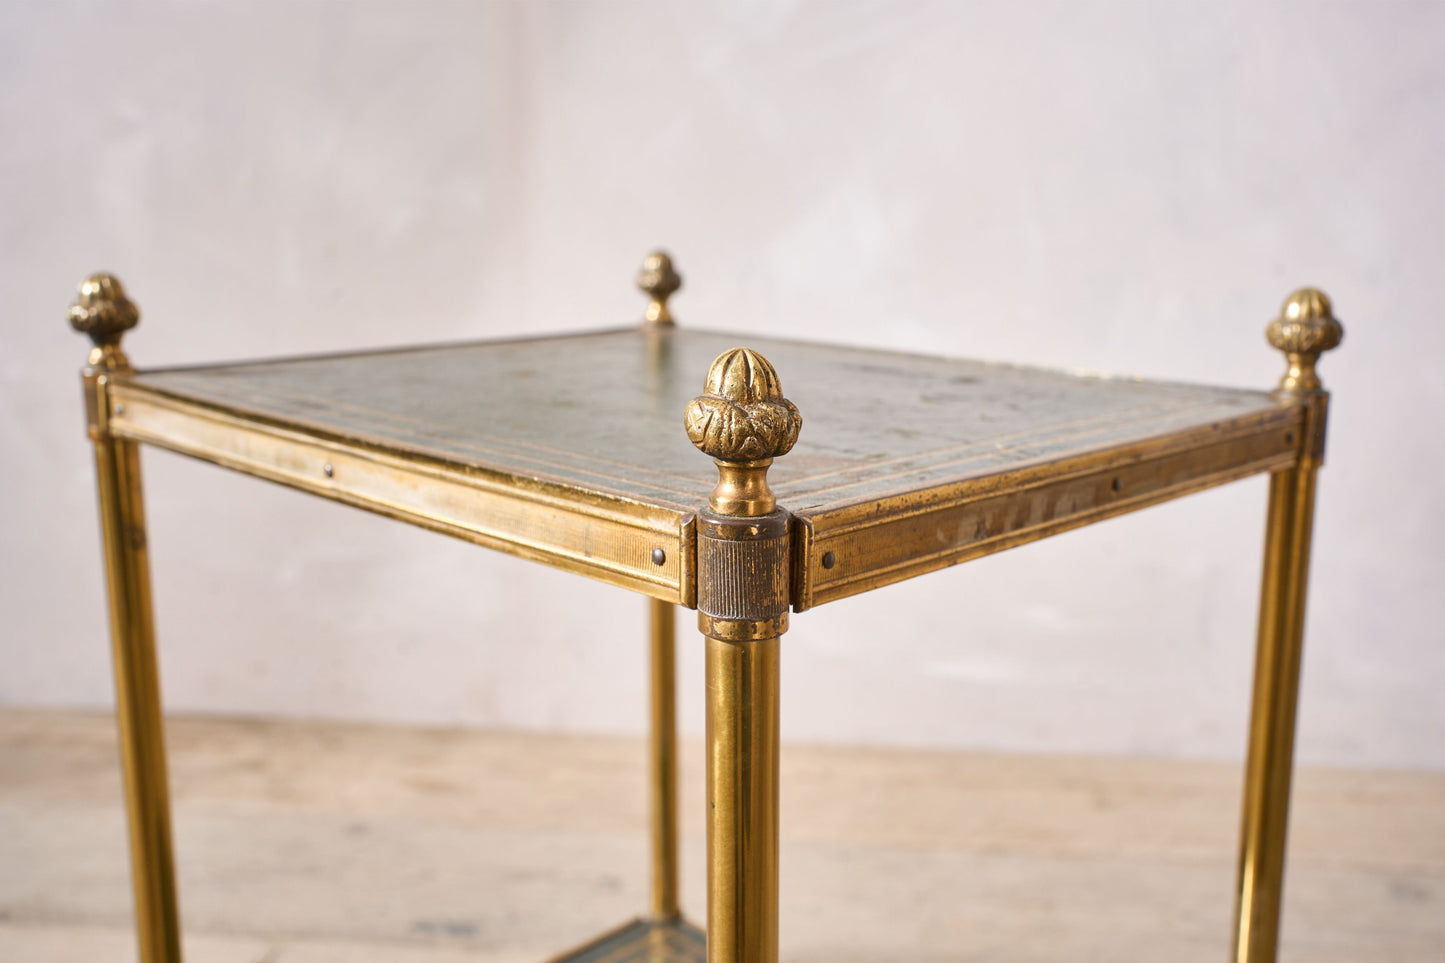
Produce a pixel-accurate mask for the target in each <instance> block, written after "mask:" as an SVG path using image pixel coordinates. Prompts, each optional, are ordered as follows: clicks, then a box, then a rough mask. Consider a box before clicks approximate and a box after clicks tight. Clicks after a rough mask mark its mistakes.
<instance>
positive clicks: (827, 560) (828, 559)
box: [823, 552, 838, 568]
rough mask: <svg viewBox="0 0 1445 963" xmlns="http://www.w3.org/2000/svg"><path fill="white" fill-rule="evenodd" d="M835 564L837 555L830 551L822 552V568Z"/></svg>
mask: <svg viewBox="0 0 1445 963" xmlns="http://www.w3.org/2000/svg"><path fill="white" fill-rule="evenodd" d="M837 564H838V556H836V555H834V554H833V553H832V552H824V553H823V567H824V568H832V567H833V566H834V565H837Z"/></svg>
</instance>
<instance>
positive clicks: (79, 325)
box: [69, 274, 140, 367]
mask: <svg viewBox="0 0 1445 963" xmlns="http://www.w3.org/2000/svg"><path fill="white" fill-rule="evenodd" d="M69 317H70V326H71V327H72V328H74V329H75V330H77V331H79V332H81V333H82V334H85V335H88V336H89V337H90V341H91V343H92V344H93V345H95V348H94V349H93V350H92V351H91V352H90V360H91V363H92V364H101V363H104V364H107V365H109V366H112V367H114V366H118V365H124V364H126V360H125V355H124V354H123V353H122V352H121V350H120V339H121V336H122V335H123V334H125V333H126V332H127V331H129V330H130V329H131V328H133V327H135V326H136V324H137V323H138V322H139V321H140V310H139V309H138V308H137V307H136V306H135V303H134V302H132V301H131V299H130V298H128V297H126V296H125V288H124V287H122V286H121V283H120V280H119V279H118V278H116V277H115V276H114V275H112V274H92V275H91V276H90V277H88V278H86V279H85V280H84V281H81V282H80V287H79V288H77V289H76V297H75V303H74V304H72V305H71V306H70V313H69Z"/></svg>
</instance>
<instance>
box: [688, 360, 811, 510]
mask: <svg viewBox="0 0 1445 963" xmlns="http://www.w3.org/2000/svg"><path fill="white" fill-rule="evenodd" d="M683 423H684V424H685V425H686V426H687V437H688V438H690V439H692V443H693V444H694V445H696V446H697V447H698V448H699V449H701V450H702V451H703V453H704V454H707V455H710V456H712V459H713V461H714V462H716V464H717V471H718V481H717V487H715V488H714V489H713V490H712V495H711V497H710V498H709V499H708V504H709V505H710V506H711V507H712V510H713V511H715V512H717V513H718V514H719V515H740V516H744V517H755V516H758V515H766V514H768V513H769V512H771V511H773V509H774V508H776V507H777V499H776V498H774V497H773V491H772V489H771V488H769V487H768V466H769V465H771V464H772V463H773V459H774V458H777V457H779V456H780V455H785V454H787V453H788V452H789V451H790V450H792V447H793V444H794V443H795V442H796V441H797V440H798V432H799V430H800V429H801V428H802V427H803V417H802V415H800V414H799V413H798V409H797V406H795V405H794V404H793V403H792V402H791V401H789V400H788V399H786V398H784V397H783V387H782V384H781V383H780V382H779V380H778V373H777V371H776V370H774V368H773V366H772V365H771V364H770V363H769V362H768V359H767V358H764V357H763V356H762V355H760V354H758V353H757V352H756V351H750V350H749V349H747V348H731V349H729V350H727V351H724V352H723V353H722V354H720V355H718V356H717V359H716V360H714V361H713V363H712V367H711V368H709V369H708V372H707V380H706V381H705V382H704V384H703V394H702V395H700V396H698V397H696V398H694V399H692V401H690V402H688V405H687V410H686V412H685V413H684V415H683Z"/></svg>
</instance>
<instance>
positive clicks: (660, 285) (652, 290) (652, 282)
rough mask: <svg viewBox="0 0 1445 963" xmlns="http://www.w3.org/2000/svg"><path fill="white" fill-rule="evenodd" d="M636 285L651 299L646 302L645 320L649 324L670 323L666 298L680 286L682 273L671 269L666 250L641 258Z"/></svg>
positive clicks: (669, 258)
mask: <svg viewBox="0 0 1445 963" xmlns="http://www.w3.org/2000/svg"><path fill="white" fill-rule="evenodd" d="M637 286H638V287H639V288H641V289H642V290H643V293H645V294H646V295H647V296H648V297H650V298H651V299H652V300H651V301H649V302H648V304H647V320H648V322H649V323H651V324H672V312H671V311H669V310H668V309H667V299H668V298H670V297H672V295H674V294H676V293H677V290H678V288H680V287H682V275H681V274H678V273H677V272H676V271H674V270H673V269H672V258H671V257H670V256H669V255H668V253H667V252H666V251H653V252H652V253H651V254H649V255H647V257H645V258H643V260H642V267H641V268H640V269H639V270H638V272H637Z"/></svg>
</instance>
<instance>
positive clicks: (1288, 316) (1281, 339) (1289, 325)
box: [1264, 288, 1345, 395]
mask: <svg viewBox="0 0 1445 963" xmlns="http://www.w3.org/2000/svg"><path fill="white" fill-rule="evenodd" d="M1264 336H1265V337H1266V338H1268V339H1269V343H1270V344H1272V345H1274V346H1275V347H1276V348H1278V349H1279V350H1280V351H1283V352H1284V353H1285V357H1286V358H1287V359H1288V361H1289V367H1288V368H1287V369H1286V370H1285V373H1284V377H1283V378H1281V379H1280V382H1279V388H1277V389H1276V391H1277V392H1278V393H1279V394H1287V395H1303V394H1311V393H1313V392H1316V391H1322V390H1324V386H1323V385H1321V384H1320V379H1319V375H1317V374H1315V362H1316V361H1318V360H1319V357H1320V355H1321V354H1323V353H1325V352H1326V351H1329V350H1330V349H1331V348H1334V347H1338V346H1339V343H1340V341H1341V339H1343V338H1344V336H1345V329H1344V328H1343V327H1342V326H1341V325H1340V322H1338V321H1336V320H1335V315H1334V309H1333V308H1332V307H1331V305H1330V299H1329V297H1328V296H1327V295H1326V294H1325V292H1323V291H1320V290H1318V289H1316V288H1300V289H1299V290H1298V291H1296V292H1294V293H1293V294H1291V295H1290V296H1289V297H1288V298H1286V299H1285V302H1284V306H1283V307H1281V308H1280V311H1279V317H1277V318H1275V319H1274V320H1273V321H1271V322H1270V323H1269V327H1267V328H1265V331H1264Z"/></svg>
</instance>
